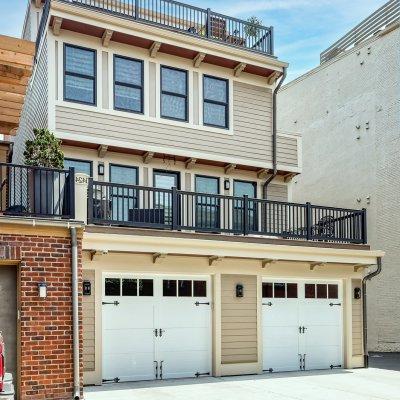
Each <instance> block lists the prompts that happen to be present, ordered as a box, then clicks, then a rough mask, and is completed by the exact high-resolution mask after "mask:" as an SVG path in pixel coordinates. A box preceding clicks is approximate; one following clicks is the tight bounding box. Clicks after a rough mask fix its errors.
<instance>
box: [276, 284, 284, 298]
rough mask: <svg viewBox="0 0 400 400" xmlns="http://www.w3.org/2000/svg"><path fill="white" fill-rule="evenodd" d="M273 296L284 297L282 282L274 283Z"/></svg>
mask: <svg viewBox="0 0 400 400" xmlns="http://www.w3.org/2000/svg"><path fill="white" fill-rule="evenodd" d="M274 297H275V298H276V299H284V298H285V297H286V290H285V284H284V283H274Z"/></svg>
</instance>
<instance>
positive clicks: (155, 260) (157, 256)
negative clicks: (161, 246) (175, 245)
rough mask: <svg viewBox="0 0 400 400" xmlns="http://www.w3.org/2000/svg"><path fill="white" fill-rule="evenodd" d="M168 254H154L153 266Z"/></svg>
mask: <svg viewBox="0 0 400 400" xmlns="http://www.w3.org/2000/svg"><path fill="white" fill-rule="evenodd" d="M167 255H168V254H166V253H154V254H153V264H157V263H160V262H161V261H162V260H164V259H165V258H166V257H167Z"/></svg>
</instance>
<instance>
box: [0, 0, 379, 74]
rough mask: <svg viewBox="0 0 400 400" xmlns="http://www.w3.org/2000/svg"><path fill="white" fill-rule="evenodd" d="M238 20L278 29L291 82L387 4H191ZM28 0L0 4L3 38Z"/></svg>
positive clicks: (308, 0)
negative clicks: (258, 20) (251, 20)
mask: <svg viewBox="0 0 400 400" xmlns="http://www.w3.org/2000/svg"><path fill="white" fill-rule="evenodd" d="M184 2H186V3H189V4H193V5H197V6H199V7H204V8H207V7H210V8H212V9H213V10H214V11H217V12H220V13H222V14H226V15H230V16H235V17H238V18H244V19H246V18H248V17H249V16H252V15H256V16H258V17H260V18H261V19H262V21H263V24H264V25H267V26H269V25H273V26H274V29H275V53H276V55H277V56H278V57H279V58H280V59H281V60H284V61H287V62H289V63H290V67H289V75H288V80H290V79H293V78H295V77H297V76H299V75H301V74H303V73H305V72H306V71H308V70H309V69H311V68H313V67H315V66H316V65H318V63H319V54H320V52H321V51H322V50H324V49H325V48H326V47H328V46H329V45H330V44H331V43H333V42H334V41H335V40H336V39H338V38H339V37H341V36H342V35H343V34H344V33H345V32H347V31H348V30H349V29H351V28H352V27H353V26H354V25H356V24H357V23H358V22H360V21H361V20H362V19H364V18H365V17H367V16H368V15H369V14H370V13H372V12H373V11H375V10H376V9H377V8H379V7H380V6H381V5H383V4H384V3H385V2H386V1H385V0H252V1H245V0H187V1H184ZM26 3H27V0H0V6H1V8H0V9H1V10H2V13H1V15H0V34H4V35H11V36H20V32H21V28H22V23H23V20H24V15H25V7H26Z"/></svg>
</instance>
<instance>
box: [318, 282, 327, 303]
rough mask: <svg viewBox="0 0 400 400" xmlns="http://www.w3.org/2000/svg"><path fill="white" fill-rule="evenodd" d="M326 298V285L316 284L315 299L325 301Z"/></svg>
mask: <svg viewBox="0 0 400 400" xmlns="http://www.w3.org/2000/svg"><path fill="white" fill-rule="evenodd" d="M327 297H328V288H327V285H324V284H318V285H317V299H326V298H327Z"/></svg>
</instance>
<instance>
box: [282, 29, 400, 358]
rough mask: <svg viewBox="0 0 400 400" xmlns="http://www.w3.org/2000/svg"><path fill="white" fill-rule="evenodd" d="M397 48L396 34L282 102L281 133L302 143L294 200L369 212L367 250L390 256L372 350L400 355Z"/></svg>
mask: <svg viewBox="0 0 400 400" xmlns="http://www.w3.org/2000/svg"><path fill="white" fill-rule="evenodd" d="M399 46H400V29H399V28H397V29H396V30H394V31H392V32H390V33H387V34H386V35H384V36H377V37H374V38H372V39H369V40H368V41H366V42H364V43H362V44H360V45H359V46H358V47H357V48H355V49H352V50H349V51H348V52H347V53H345V54H344V55H341V56H339V57H337V58H336V59H334V60H331V61H330V62H328V63H326V64H323V65H322V66H319V67H317V68H316V69H314V70H312V71H310V72H309V73H307V74H306V75H304V76H302V77H300V78H298V79H297V80H295V81H294V82H291V83H289V84H288V85H286V86H284V87H283V88H282V90H281V92H280V93H279V95H278V129H281V130H287V131H298V132H300V133H301V135H302V136H303V173H302V174H301V175H300V176H299V177H297V178H295V179H294V181H293V183H292V187H291V189H292V193H293V201H302V202H304V201H311V202H315V203H320V204H325V205H332V206H343V207H352V208H363V207H365V208H367V210H368V211H367V212H368V234H369V243H370V244H371V246H372V248H374V249H381V250H384V251H386V256H385V258H384V260H383V272H382V274H381V275H380V276H379V277H378V278H376V279H375V280H373V281H372V282H371V283H370V284H368V329H369V337H368V339H369V349H370V350H379V351H400V50H399V49H400V47H399ZM367 123H368V124H367ZM357 126H359V129H357ZM368 128H369V129H368ZM357 136H360V139H357ZM368 197H370V201H368V199H367V198H368ZM357 199H361V201H360V202H358V201H357Z"/></svg>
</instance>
